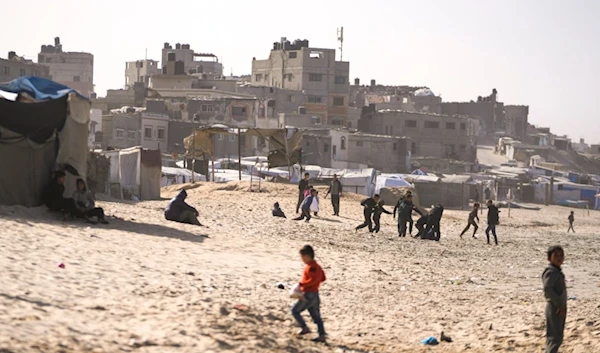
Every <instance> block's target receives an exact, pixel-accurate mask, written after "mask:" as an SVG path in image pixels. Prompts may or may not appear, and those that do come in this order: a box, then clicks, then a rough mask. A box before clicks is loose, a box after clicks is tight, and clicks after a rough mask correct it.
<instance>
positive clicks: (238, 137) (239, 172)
mask: <svg viewBox="0 0 600 353" xmlns="http://www.w3.org/2000/svg"><path fill="white" fill-rule="evenodd" d="M240 131H241V130H240V128H239V127H238V135H237V139H238V178H239V180H240V181H242V140H241V139H240V137H241V132H240Z"/></svg>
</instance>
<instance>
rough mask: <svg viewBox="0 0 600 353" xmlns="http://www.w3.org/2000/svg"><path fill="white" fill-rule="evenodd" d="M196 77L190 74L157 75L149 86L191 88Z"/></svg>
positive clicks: (152, 78) (155, 87) (154, 87)
mask: <svg viewBox="0 0 600 353" xmlns="http://www.w3.org/2000/svg"><path fill="white" fill-rule="evenodd" d="M194 80H195V78H194V77H192V76H188V75H155V76H152V77H151V78H150V83H149V84H148V86H149V87H150V88H153V89H161V88H167V89H169V88H170V89H191V88H192V83H193V82H194Z"/></svg>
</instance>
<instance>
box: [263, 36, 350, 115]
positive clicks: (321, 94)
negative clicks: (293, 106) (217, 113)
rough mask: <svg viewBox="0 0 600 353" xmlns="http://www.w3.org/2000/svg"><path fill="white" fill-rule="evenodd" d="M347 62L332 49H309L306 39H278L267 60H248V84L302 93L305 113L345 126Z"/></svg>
mask: <svg viewBox="0 0 600 353" xmlns="http://www.w3.org/2000/svg"><path fill="white" fill-rule="evenodd" d="M349 73H350V63H349V62H344V61H337V60H336V51H335V49H322V48H310V47H309V43H308V40H296V41H294V42H293V43H290V42H289V41H288V40H287V39H285V38H282V39H281V41H280V42H276V43H274V44H273V48H272V50H271V52H270V54H269V58H268V59H265V60H256V59H255V58H254V59H253V60H252V77H251V83H252V85H254V86H268V87H277V88H281V89H288V90H295V91H302V92H303V93H304V94H305V95H306V101H305V102H304V107H305V108H306V112H307V113H308V114H313V115H319V116H320V117H321V118H322V119H323V121H325V122H327V123H329V124H334V125H340V126H346V122H347V119H348V97H349V92H350V84H349Z"/></svg>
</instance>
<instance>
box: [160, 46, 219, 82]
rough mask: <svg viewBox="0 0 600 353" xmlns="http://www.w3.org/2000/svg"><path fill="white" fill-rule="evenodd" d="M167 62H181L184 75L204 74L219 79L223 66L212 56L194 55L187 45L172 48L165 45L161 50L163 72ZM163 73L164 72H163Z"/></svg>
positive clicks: (204, 54)
mask: <svg viewBox="0 0 600 353" xmlns="http://www.w3.org/2000/svg"><path fill="white" fill-rule="evenodd" d="M198 58H209V60H197V59H198ZM167 61H181V62H183V66H182V69H183V73H184V74H206V75H211V76H214V77H218V78H221V77H222V76H223V64H221V63H220V62H219V59H218V58H217V56H216V55H214V54H206V53H195V52H194V50H192V49H191V47H190V45H189V44H179V43H177V44H175V48H173V47H172V46H171V45H170V44H169V43H165V44H164V46H163V49H162V61H161V62H162V64H163V70H164V67H165V65H166V63H167ZM163 73H165V72H163Z"/></svg>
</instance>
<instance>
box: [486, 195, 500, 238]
mask: <svg viewBox="0 0 600 353" xmlns="http://www.w3.org/2000/svg"><path fill="white" fill-rule="evenodd" d="M487 207H488V214H487V222H488V226H487V228H486V230H485V235H486V237H487V243H488V245H489V244H490V232H492V235H493V236H494V242H495V243H496V245H498V237H496V226H497V225H498V224H499V223H500V210H499V209H498V207H496V205H494V202H493V201H492V200H488V201H487Z"/></svg>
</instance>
